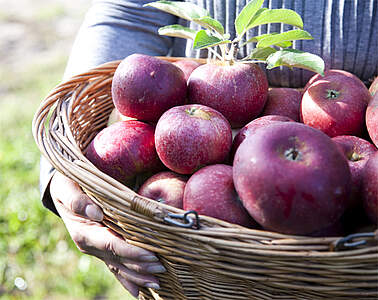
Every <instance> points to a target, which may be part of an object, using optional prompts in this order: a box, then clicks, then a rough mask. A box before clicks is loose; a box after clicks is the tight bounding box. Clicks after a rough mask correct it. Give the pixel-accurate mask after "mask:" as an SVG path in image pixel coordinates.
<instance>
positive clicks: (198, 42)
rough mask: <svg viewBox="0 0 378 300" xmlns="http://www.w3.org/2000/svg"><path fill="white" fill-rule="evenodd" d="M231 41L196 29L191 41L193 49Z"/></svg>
mask: <svg viewBox="0 0 378 300" xmlns="http://www.w3.org/2000/svg"><path fill="white" fill-rule="evenodd" d="M228 43H231V41H230V40H222V39H220V38H218V37H216V36H214V35H212V34H211V33H209V32H208V31H206V30H199V31H197V34H196V37H195V38H194V42H193V49H204V48H208V47H213V46H217V45H220V44H228Z"/></svg>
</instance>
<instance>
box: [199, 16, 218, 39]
mask: <svg viewBox="0 0 378 300" xmlns="http://www.w3.org/2000/svg"><path fill="white" fill-rule="evenodd" d="M193 21H194V22H196V23H197V24H199V25H201V26H202V27H205V28H207V29H212V30H215V31H216V32H218V33H219V34H221V35H223V34H224V28H223V25H222V24H221V23H220V22H219V21H217V20H215V19H213V18H211V17H209V16H205V17H201V18H198V19H193Z"/></svg>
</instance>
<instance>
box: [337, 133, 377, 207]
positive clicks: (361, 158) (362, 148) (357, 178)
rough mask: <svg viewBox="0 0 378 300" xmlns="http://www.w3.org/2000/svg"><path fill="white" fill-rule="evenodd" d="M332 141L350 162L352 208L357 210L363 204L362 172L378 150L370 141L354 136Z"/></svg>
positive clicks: (345, 136) (344, 136)
mask: <svg viewBox="0 0 378 300" xmlns="http://www.w3.org/2000/svg"><path fill="white" fill-rule="evenodd" d="M332 140H333V141H334V142H335V143H336V144H337V145H338V146H339V148H340V150H341V152H342V153H343V154H344V155H345V157H346V158H347V160H348V164H349V169H350V173H351V180H352V181H351V186H352V188H351V197H350V201H351V204H350V206H351V208H355V207H356V206H357V205H359V204H361V203H362V200H361V199H362V198H361V185H362V171H363V169H364V167H365V164H366V162H367V161H368V159H369V157H370V156H371V155H373V154H374V153H375V152H376V151H377V149H376V148H375V146H374V145H373V144H371V143H369V142H368V141H366V140H364V139H362V138H359V137H357V136H352V135H340V136H336V137H333V138H332Z"/></svg>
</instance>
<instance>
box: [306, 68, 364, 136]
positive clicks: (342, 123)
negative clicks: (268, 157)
mask: <svg viewBox="0 0 378 300" xmlns="http://www.w3.org/2000/svg"><path fill="white" fill-rule="evenodd" d="M349 74H350V73H347V72H339V71H338V72H336V70H331V71H328V72H326V73H325V76H324V77H319V79H317V80H314V79H310V83H311V82H312V83H311V84H309V85H308V87H307V89H306V90H305V92H304V94H303V97H302V102H301V108H300V115H301V121H302V122H303V123H304V124H306V125H309V126H311V127H314V128H316V129H319V130H321V131H323V132H324V133H326V134H327V135H329V136H330V137H334V136H338V135H355V136H361V135H362V133H363V132H364V129H365V113H366V108H367V105H368V102H369V99H370V94H369V91H368V90H367V88H366V87H365V86H364V84H363V83H362V82H361V81H360V80H359V79H356V78H357V77H355V76H354V75H353V76H352V75H349ZM315 78H318V75H315Z"/></svg>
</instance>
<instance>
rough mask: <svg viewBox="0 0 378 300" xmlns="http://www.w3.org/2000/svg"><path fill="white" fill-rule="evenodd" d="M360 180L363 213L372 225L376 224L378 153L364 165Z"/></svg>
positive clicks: (377, 222) (377, 220)
mask: <svg viewBox="0 0 378 300" xmlns="http://www.w3.org/2000/svg"><path fill="white" fill-rule="evenodd" d="M362 180H363V183H362V193H363V197H364V209H365V212H366V214H367V216H368V217H369V219H370V220H371V221H372V222H373V223H374V224H378V152H375V154H374V155H372V156H371V157H370V159H369V160H368V162H367V163H366V165H365V168H364V172H363V179H362Z"/></svg>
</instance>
